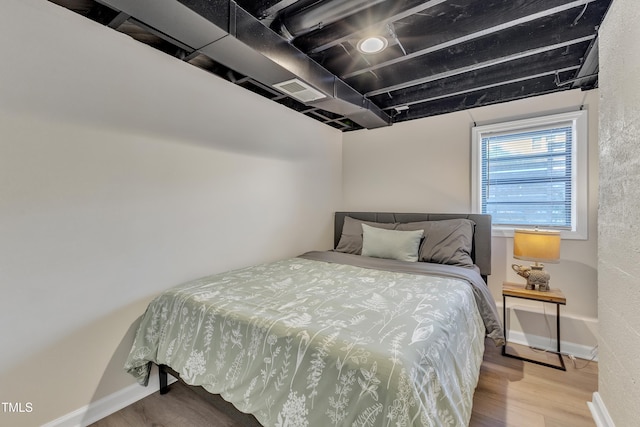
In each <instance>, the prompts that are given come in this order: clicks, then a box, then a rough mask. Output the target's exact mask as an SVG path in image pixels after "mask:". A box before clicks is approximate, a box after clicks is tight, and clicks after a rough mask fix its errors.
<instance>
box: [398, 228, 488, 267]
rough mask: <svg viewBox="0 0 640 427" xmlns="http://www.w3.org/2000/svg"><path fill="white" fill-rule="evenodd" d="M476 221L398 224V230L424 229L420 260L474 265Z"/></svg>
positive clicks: (464, 265)
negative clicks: (473, 250)
mask: <svg viewBox="0 0 640 427" xmlns="http://www.w3.org/2000/svg"><path fill="white" fill-rule="evenodd" d="M475 225H476V223H475V222H473V221H471V220H470V219H464V218H460V219H445V220H441V221H420V222H409V223H404V224H398V226H397V227H396V229H397V230H423V231H424V236H425V237H424V241H423V242H422V245H421V247H420V254H419V258H418V260H419V261H422V262H433V263H438V264H449V265H457V266H460V267H473V260H472V259H471V250H472V247H473V246H472V245H473V232H474V228H475Z"/></svg>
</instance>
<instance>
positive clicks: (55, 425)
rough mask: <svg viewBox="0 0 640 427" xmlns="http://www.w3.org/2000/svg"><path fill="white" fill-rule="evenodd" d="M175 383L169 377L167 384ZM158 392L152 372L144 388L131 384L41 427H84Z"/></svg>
mask: <svg viewBox="0 0 640 427" xmlns="http://www.w3.org/2000/svg"><path fill="white" fill-rule="evenodd" d="M154 370H155V367H154ZM175 381H176V379H175V378H173V377H171V376H169V384H171V383H174V382H175ZM158 390H160V383H159V380H158V375H157V371H155V375H154V372H152V374H151V376H150V377H149V384H148V385H147V386H146V387H143V386H141V385H139V384H131V385H130V386H128V387H125V388H123V389H122V390H119V391H117V392H115V393H112V394H110V395H108V396H105V397H103V398H102V399H99V400H96V401H95V402H91V403H89V404H88V405H86V406H84V407H82V408H80V409H76V410H75V411H73V412H70V413H68V414H66V415H63V416H62V417H60V418H57V419H55V420H53V421H50V422H48V423H46V424H44V425H43V426H42V427H84V426H87V425H89V424H92V423H95V422H96V421H98V420H101V419H102V418H104V417H107V416H109V415H111V414H113V413H114V412H117V411H119V410H120V409H122V408H125V407H127V406H129V405H131V404H132V403H135V402H137V401H138V400H140V399H144V398H145V397H147V396H149V395H150V394H152V393H155V392H156V391H158Z"/></svg>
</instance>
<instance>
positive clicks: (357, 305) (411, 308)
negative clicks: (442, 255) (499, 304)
mask: <svg viewBox="0 0 640 427" xmlns="http://www.w3.org/2000/svg"><path fill="white" fill-rule="evenodd" d="M486 335H488V336H490V337H492V338H494V340H495V341H496V343H500V340H501V339H502V329H501V327H500V323H499V321H498V319H497V311H496V310H495V303H494V302H493V299H492V298H491V297H490V294H489V293H488V290H487V289H486V285H484V282H482V280H481V278H480V275H479V274H478V273H477V271H474V270H473V269H467V268H462V267H452V266H445V265H434V264H429V263H411V262H403V261H394V260H382V259H380V260H377V259H372V258H367V257H361V256H356V255H349V254H342V253H336V252H331V251H329V252H313V253H308V254H305V255H303V256H301V257H295V258H290V259H286V260H281V261H277V262H272V263H267V264H261V265H256V266H252V267H248V268H244V269H239V270H235V271H232V272H227V273H222V274H216V275H212V276H208V277H204V278H201V279H198V280H194V281H191V282H188V283H185V284H183V285H180V286H177V287H174V288H172V289H170V290H168V291H166V292H164V293H163V294H161V295H159V296H158V297H157V298H155V299H154V300H153V301H152V302H151V303H150V305H149V306H148V308H147V310H146V312H145V314H144V316H143V317H142V320H141V323H140V326H139V328H138V331H137V334H136V337H135V341H134V344H133V346H132V348H131V351H130V354H129V357H128V360H127V362H126V366H125V369H126V371H127V372H129V373H130V374H131V375H133V376H134V377H135V378H136V379H137V380H138V382H140V383H141V384H146V383H147V381H148V377H149V370H150V365H151V364H152V363H155V364H163V365H167V366H169V367H171V368H172V369H173V370H174V371H176V372H178V373H179V374H180V377H181V379H182V380H183V381H184V382H186V383H187V384H191V385H199V386H202V387H204V388H205V389H206V390H208V391H209V392H211V393H215V394H220V395H221V396H222V397H223V398H224V399H225V400H227V401H229V402H231V403H233V405H234V406H235V407H236V408H237V409H239V410H240V411H242V412H246V413H251V414H253V415H254V416H255V417H256V418H257V419H258V421H259V422H260V423H261V424H263V425H264V426H277V427H281V426H294V427H304V426H311V427H326V426H347V425H348V426H465V425H467V424H468V422H469V418H470V416H471V406H472V401H473V392H474V390H475V387H476V384H477V381H478V376H479V370H480V365H481V363H482V355H483V352H484V339H485V336H486Z"/></svg>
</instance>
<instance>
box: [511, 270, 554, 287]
mask: <svg viewBox="0 0 640 427" xmlns="http://www.w3.org/2000/svg"><path fill="white" fill-rule="evenodd" d="M511 268H512V269H513V271H515V272H516V273H518V275H519V276H522V277H524V278H525V279H527V285H526V286H525V289H529V290H535V289H536V285H537V286H538V290H539V291H541V292H546V291H548V290H549V279H550V278H551V275H550V274H549V273H547V272H546V271H545V270H544V265H542V264H538V263H536V264H535V265H532V266H531V267H528V266H524V265H518V264H512V265H511Z"/></svg>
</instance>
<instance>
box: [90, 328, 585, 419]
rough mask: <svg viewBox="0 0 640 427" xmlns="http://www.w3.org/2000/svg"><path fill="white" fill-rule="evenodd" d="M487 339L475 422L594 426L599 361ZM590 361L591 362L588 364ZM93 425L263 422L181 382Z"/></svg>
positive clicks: (475, 409) (474, 403)
mask: <svg viewBox="0 0 640 427" xmlns="http://www.w3.org/2000/svg"><path fill="white" fill-rule="evenodd" d="M500 350H501V349H500V348H496V347H495V346H493V344H492V343H491V342H489V341H487V343H486V350H485V355H484V361H483V363H482V367H481V370H480V380H479V382H478V387H477V388H476V392H475V396H474V399H473V414H472V416H471V422H470V424H469V426H470V427H594V426H595V423H594V421H593V419H592V418H591V414H590V412H589V409H588V407H587V402H588V401H590V400H591V397H592V394H593V392H594V391H596V390H597V387H598V365H597V363H595V362H591V363H589V364H587V362H586V361H584V360H581V359H577V360H576V364H577V367H578V368H582V369H576V368H575V367H574V364H573V362H572V361H570V360H569V359H567V358H565V363H566V365H567V371H566V372H562V371H559V370H556V369H551V368H547V367H544V366H540V365H536V364H533V363H529V362H524V361H521V360H517V359H512V358H508V357H504V356H502V355H501V354H500ZM512 352H517V353H518V354H521V355H523V356H526V357H534V358H542V359H543V360H547V361H548V362H549V363H554V364H555V363H557V362H558V358H557V356H556V355H553V354H546V353H539V352H531V351H530V350H529V349H527V348H524V347H519V346H513V347H512V350H511V351H510V353H512ZM585 365H586V367H584V366H585ZM92 426H93V427H125V426H126V427H137V426H153V427H185V426H189V427H205V426H206V427H258V426H260V424H258V422H257V421H256V420H255V419H254V418H253V417H252V416H250V415H246V414H242V413H240V412H238V411H236V410H235V409H234V408H233V407H232V406H231V405H230V404H228V403H227V402H225V401H224V400H222V399H221V398H220V397H219V396H213V395H210V394H209V393H207V392H206V391H204V390H202V389H201V388H191V387H187V386H185V385H183V384H181V383H179V382H177V383H174V384H173V385H172V386H171V390H170V392H169V393H168V394H166V395H163V396H160V394H159V393H157V392H156V393H154V394H152V395H150V396H149V397H147V398H145V399H143V400H140V401H138V402H136V403H134V404H132V405H130V406H128V407H126V408H124V409H122V410H121V411H118V412H116V413H114V414H112V415H110V416H108V417H107V418H104V419H102V420H100V421H98V422H97V423H94V424H92Z"/></svg>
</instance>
